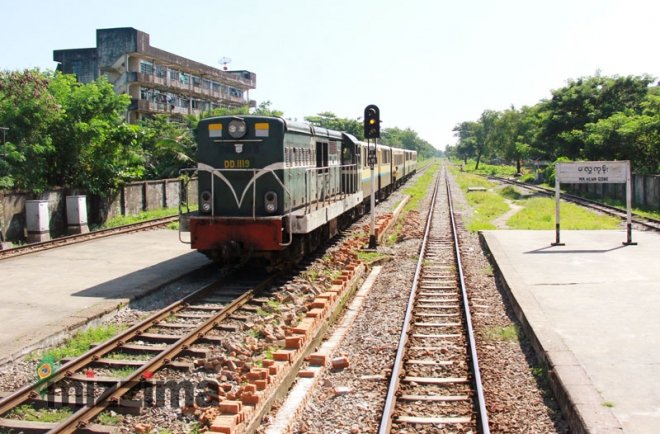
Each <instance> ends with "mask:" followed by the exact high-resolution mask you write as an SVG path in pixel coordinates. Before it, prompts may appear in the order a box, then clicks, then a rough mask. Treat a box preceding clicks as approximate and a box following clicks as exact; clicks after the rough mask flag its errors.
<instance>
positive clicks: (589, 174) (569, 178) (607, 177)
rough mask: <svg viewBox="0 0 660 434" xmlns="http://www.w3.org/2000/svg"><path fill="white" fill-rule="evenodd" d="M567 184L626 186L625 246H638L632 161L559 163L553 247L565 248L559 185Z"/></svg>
mask: <svg viewBox="0 0 660 434" xmlns="http://www.w3.org/2000/svg"><path fill="white" fill-rule="evenodd" d="M562 182H563V183H567V184H623V183H625V184H626V220H627V238H626V241H625V242H624V243H623V245H624V246H630V245H636V244H637V243H633V241H632V211H631V210H632V187H631V176H630V161H627V160H626V161H580V162H575V163H557V167H556V173H555V201H556V203H555V222H556V224H555V231H556V237H555V242H554V243H552V244H551V245H553V246H563V245H564V244H563V243H561V242H560V241H559V227H560V226H559V195H560V192H559V185H560V184H561V183H562Z"/></svg>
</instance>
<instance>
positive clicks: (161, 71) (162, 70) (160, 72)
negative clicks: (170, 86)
mask: <svg viewBox="0 0 660 434" xmlns="http://www.w3.org/2000/svg"><path fill="white" fill-rule="evenodd" d="M166 75H167V68H166V67H164V66H161V65H156V77H160V78H165V76H166Z"/></svg>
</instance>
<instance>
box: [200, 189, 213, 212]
mask: <svg viewBox="0 0 660 434" xmlns="http://www.w3.org/2000/svg"><path fill="white" fill-rule="evenodd" d="M201 207H202V211H203V212H205V213H209V212H211V192H210V191H203V192H202V203H201Z"/></svg>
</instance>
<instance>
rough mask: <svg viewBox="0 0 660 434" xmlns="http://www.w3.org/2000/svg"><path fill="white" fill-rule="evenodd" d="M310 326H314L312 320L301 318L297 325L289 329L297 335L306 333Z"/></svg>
mask: <svg viewBox="0 0 660 434" xmlns="http://www.w3.org/2000/svg"><path fill="white" fill-rule="evenodd" d="M312 328H314V320H313V319H311V318H303V319H302V320H301V321H300V322H299V323H298V325H297V326H295V327H294V328H292V329H291V331H292V332H293V333H297V334H299V335H307V333H309V330H310V329H312ZM275 360H277V359H275Z"/></svg>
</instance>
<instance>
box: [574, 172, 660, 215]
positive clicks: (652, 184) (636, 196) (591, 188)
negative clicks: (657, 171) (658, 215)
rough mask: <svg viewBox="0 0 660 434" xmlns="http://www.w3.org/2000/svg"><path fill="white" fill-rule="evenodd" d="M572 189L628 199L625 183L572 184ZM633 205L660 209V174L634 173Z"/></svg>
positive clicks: (601, 195) (600, 195)
mask: <svg viewBox="0 0 660 434" xmlns="http://www.w3.org/2000/svg"><path fill="white" fill-rule="evenodd" d="M570 188H571V190H573V191H575V192H578V193H589V194H593V195H595V196H598V197H603V198H611V199H619V200H622V201H625V200H626V186H625V184H570ZM632 196H633V206H637V207H644V208H650V209H652V210H657V211H660V176H658V175H634V174H633V175H632Z"/></svg>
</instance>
